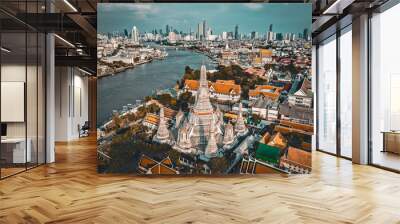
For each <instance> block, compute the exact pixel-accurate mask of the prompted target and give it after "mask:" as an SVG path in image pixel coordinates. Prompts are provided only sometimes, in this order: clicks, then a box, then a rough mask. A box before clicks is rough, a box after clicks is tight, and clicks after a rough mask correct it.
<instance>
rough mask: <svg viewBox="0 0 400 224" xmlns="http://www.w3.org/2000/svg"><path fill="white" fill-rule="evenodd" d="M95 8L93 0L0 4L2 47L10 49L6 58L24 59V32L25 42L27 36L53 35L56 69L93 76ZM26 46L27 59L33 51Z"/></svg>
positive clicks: (25, 0) (3, 0)
mask: <svg viewBox="0 0 400 224" xmlns="http://www.w3.org/2000/svg"><path fill="white" fill-rule="evenodd" d="M46 2H47V4H46ZM96 7H97V1H96V0H47V1H45V0H1V1H0V25H1V30H2V33H3V35H2V36H3V38H5V40H4V42H3V45H4V46H6V45H7V48H8V49H12V51H11V53H10V54H9V56H11V55H14V56H15V57H17V56H18V55H21V54H24V55H26V53H24V52H23V49H25V32H27V36H28V37H29V38H27V39H28V41H29V39H31V38H30V36H32V35H30V34H29V33H31V32H32V33H44V32H51V33H55V34H57V37H56V38H55V54H56V66H57V65H69V66H71V65H72V66H78V67H81V68H82V69H84V70H86V71H89V72H90V73H92V74H95V72H96V28H97V15H96V13H97V12H96ZM6 39H7V40H6ZM6 42H7V44H6ZM27 46H28V47H27V52H28V55H29V52H31V51H35V49H36V47H33V46H32V45H29V44H28V45H27ZM31 46H32V47H31ZM77 59H80V60H77ZM79 62H80V63H79Z"/></svg>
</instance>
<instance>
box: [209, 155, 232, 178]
mask: <svg viewBox="0 0 400 224" xmlns="http://www.w3.org/2000/svg"><path fill="white" fill-rule="evenodd" d="M209 164H210V168H211V172H212V173H213V174H224V173H225V171H226V170H227V169H228V167H229V162H228V160H227V159H226V158H225V157H221V158H219V157H215V158H212V159H210V162H209Z"/></svg>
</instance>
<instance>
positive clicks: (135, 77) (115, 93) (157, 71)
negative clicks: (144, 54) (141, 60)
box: [97, 49, 214, 126]
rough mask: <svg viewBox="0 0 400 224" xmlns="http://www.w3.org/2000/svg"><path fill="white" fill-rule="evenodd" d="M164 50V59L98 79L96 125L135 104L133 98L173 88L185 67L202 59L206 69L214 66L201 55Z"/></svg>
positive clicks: (197, 65) (196, 66) (198, 63)
mask: <svg viewBox="0 0 400 224" xmlns="http://www.w3.org/2000/svg"><path fill="white" fill-rule="evenodd" d="M167 52H168V56H167V57H166V58H165V59H164V60H154V61H153V62H151V63H148V64H142V65H138V66H137V67H135V68H133V69H129V70H126V71H124V72H121V73H118V74H116V75H114V76H107V77H103V78H100V79H98V81H97V126H100V125H102V124H103V123H104V122H106V121H108V120H109V119H110V117H111V115H112V111H113V110H121V109H122V106H124V105H127V104H135V102H136V100H142V99H143V98H144V97H145V96H148V95H151V94H152V93H153V91H154V90H156V89H166V88H170V87H173V86H174V85H175V83H176V81H177V80H179V79H181V78H182V76H183V74H184V72H185V66H190V67H191V68H193V69H200V66H201V64H202V63H203V62H204V64H205V65H206V66H207V69H214V65H213V64H212V62H211V59H209V58H208V57H207V56H205V55H203V54H200V53H197V52H194V51H190V50H175V49H167Z"/></svg>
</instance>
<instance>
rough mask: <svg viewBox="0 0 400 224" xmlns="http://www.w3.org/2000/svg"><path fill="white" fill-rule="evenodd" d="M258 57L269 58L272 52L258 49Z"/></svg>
mask: <svg viewBox="0 0 400 224" xmlns="http://www.w3.org/2000/svg"><path fill="white" fill-rule="evenodd" d="M260 56H261V57H262V58H263V57H271V56H272V51H271V50H267V49H260Z"/></svg>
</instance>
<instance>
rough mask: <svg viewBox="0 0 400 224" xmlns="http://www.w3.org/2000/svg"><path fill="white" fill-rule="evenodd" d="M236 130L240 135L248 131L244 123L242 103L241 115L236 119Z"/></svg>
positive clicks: (240, 105) (240, 106)
mask: <svg viewBox="0 0 400 224" xmlns="http://www.w3.org/2000/svg"><path fill="white" fill-rule="evenodd" d="M235 131H236V133H237V134H238V135H240V136H242V135H245V134H246V133H247V128H246V125H245V124H244V119H243V114H242V103H239V116H238V118H237V121H236V125H235Z"/></svg>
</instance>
